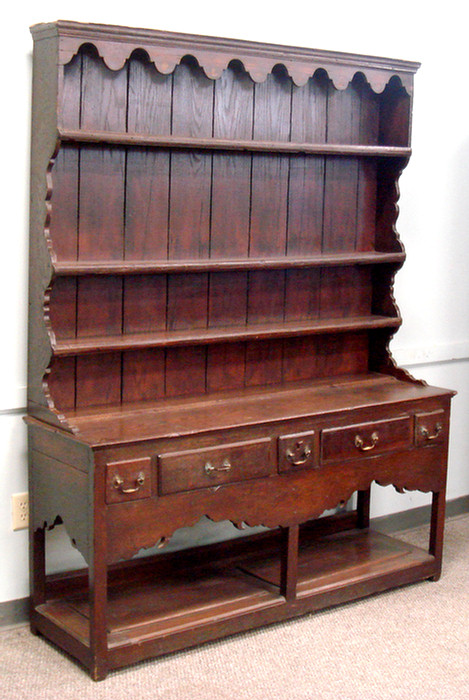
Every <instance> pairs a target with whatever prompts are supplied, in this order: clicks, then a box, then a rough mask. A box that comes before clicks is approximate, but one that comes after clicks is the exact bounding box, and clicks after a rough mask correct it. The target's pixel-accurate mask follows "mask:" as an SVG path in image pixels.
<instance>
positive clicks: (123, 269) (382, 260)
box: [53, 251, 405, 277]
mask: <svg viewBox="0 0 469 700" xmlns="http://www.w3.org/2000/svg"><path fill="white" fill-rule="evenodd" d="M404 260H405V253H404V252H402V251H398V252H394V253H383V252H375V251H373V252H358V253H351V254H347V253H345V254H344V253H330V254H325V255H322V254H319V255H304V256H300V257H298V256H295V255H289V256H288V257H283V256H281V257H278V256H276V257H272V258H257V259H256V258H248V259H246V258H233V259H227V260H179V261H173V260H171V261H167V260H147V261H145V260H136V261H132V262H125V261H123V262H120V261H113V260H108V261H106V262H101V261H87V262H84V261H79V260H78V261H76V262H69V261H67V262H57V263H54V265H53V267H54V273H55V275H56V276H58V277H60V276H68V275H77V276H80V275H88V274H90V275H113V274H122V275H128V274H137V273H138V274H149V273H158V272H208V271H218V272H222V271H230V270H256V269H262V270H264V269H268V270H269V269H272V270H274V269H280V268H281V269H284V268H285V269H291V268H298V269H303V268H310V267H333V266H335V265H375V264H387V263H402V262H404Z"/></svg>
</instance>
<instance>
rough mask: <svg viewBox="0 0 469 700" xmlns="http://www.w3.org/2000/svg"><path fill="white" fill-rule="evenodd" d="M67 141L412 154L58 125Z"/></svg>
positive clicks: (364, 147) (342, 153)
mask: <svg viewBox="0 0 469 700" xmlns="http://www.w3.org/2000/svg"><path fill="white" fill-rule="evenodd" d="M59 138H60V140H61V141H62V142H65V143H84V144H86V143H91V144H104V145H108V146H112V145H116V146H140V147H154V148H183V149H193V148H197V149H202V150H214V151H247V152H250V153H251V152H261V153H262V152H264V153H272V152H274V153H304V154H308V153H309V154H311V155H326V156H327V155H330V156H374V157H376V156H384V157H393V158H409V157H410V155H411V152H412V151H411V149H410V148H408V147H406V146H377V145H367V144H341V143H337V144H336V143H293V142H291V141H254V140H251V139H219V138H195V137H193V136H156V135H147V134H135V133H128V132H110V131H87V130H83V129H77V130H71V129H59Z"/></svg>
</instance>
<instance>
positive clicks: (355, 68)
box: [59, 37, 413, 95]
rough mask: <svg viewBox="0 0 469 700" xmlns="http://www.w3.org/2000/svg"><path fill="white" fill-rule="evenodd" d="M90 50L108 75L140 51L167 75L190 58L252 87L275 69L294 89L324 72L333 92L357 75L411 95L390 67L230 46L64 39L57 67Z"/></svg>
mask: <svg viewBox="0 0 469 700" xmlns="http://www.w3.org/2000/svg"><path fill="white" fill-rule="evenodd" d="M90 45H91V46H93V47H94V48H95V49H96V51H97V53H98V55H99V56H100V58H101V59H102V60H103V62H104V64H105V65H106V66H107V68H109V69H110V70H112V71H119V70H122V68H123V67H124V66H125V63H126V61H127V60H129V59H130V57H131V56H132V54H133V53H135V52H136V51H143V52H144V53H145V54H146V55H147V57H148V60H149V61H150V62H151V63H153V64H154V66H155V68H156V69H157V70H158V72H159V73H161V74H163V75H169V74H171V73H172V72H173V71H174V70H175V68H176V66H177V65H179V64H180V63H181V61H182V60H183V59H184V58H187V57H192V58H194V59H195V60H196V61H197V63H198V65H199V66H200V67H201V68H202V70H203V71H204V73H205V75H206V76H207V78H209V79H211V80H217V79H218V78H220V77H221V75H222V73H223V71H224V70H226V69H227V68H228V66H229V65H230V63H231V62H232V61H238V62H239V63H241V64H242V66H243V68H244V70H245V71H246V72H247V73H248V74H249V75H250V77H251V79H252V80H253V82H255V83H263V82H264V81H265V80H266V79H267V76H268V75H269V74H271V73H272V71H273V69H274V68H276V67H283V68H284V69H285V70H286V72H287V74H288V75H289V76H290V78H291V80H292V81H293V83H294V84H295V85H296V86H297V87H303V86H304V85H306V84H307V82H308V80H309V79H310V78H312V77H313V76H314V75H315V73H317V72H318V71H325V73H326V74H327V76H328V78H329V79H330V80H331V82H332V84H333V85H334V87H335V88H336V89H337V90H345V89H346V88H347V87H348V85H349V84H350V82H351V81H352V80H353V79H354V77H355V76H356V75H361V76H363V78H364V79H365V81H366V82H367V83H368V84H369V85H370V88H371V90H372V91H373V92H374V93H376V94H381V93H382V92H383V91H384V89H385V88H386V86H387V85H388V83H389V82H390V80H391V79H392V78H394V77H396V78H397V79H398V80H399V81H400V84H401V86H402V88H403V89H404V90H405V91H406V92H407V94H408V95H411V94H412V91H413V73H410V72H407V71H399V70H397V69H394V68H393V67H391V66H389V67H383V68H380V67H373V66H365V65H353V64H351V63H350V64H347V63H346V62H341V61H335V62H334V63H332V62H331V63H328V62H327V61H320V60H318V59H310V60H307V59H302V58H291V59H288V58H286V59H284V57H283V56H281V55H271V56H265V55H264V56H261V55H255V54H254V53H253V54H252V55H249V54H248V53H245V52H242V51H239V52H238V50H237V47H236V46H233V49H232V50H231V51H228V50H227V49H220V48H219V47H214V48H213V49H212V50H204V49H203V48H200V47H198V46H196V45H194V46H193V47H189V46H181V45H179V46H178V45H173V46H161V45H149V44H145V42H132V43H127V42H125V43H124V42H122V41H109V40H105V39H103V40H99V39H92V40H91V39H86V38H83V37H76V38H75V37H73V38H71V37H67V47H66V48H65V47H61V48H60V51H59V64H60V65H66V64H68V63H70V61H71V60H72V59H73V57H74V56H75V55H77V54H78V53H79V51H80V49H81V48H82V47H83V46H90Z"/></svg>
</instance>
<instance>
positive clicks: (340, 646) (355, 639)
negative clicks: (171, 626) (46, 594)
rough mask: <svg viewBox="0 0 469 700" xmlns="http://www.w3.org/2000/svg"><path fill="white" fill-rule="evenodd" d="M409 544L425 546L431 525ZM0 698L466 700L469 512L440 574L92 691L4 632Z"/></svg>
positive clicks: (19, 632)
mask: <svg viewBox="0 0 469 700" xmlns="http://www.w3.org/2000/svg"><path fill="white" fill-rule="evenodd" d="M401 536H402V538H403V539H406V540H408V541H409V542H412V543H414V544H417V545H422V546H426V541H427V528H416V529H415V530H409V531H407V532H405V533H403V534H402V535H401ZM0 659H1V664H0V700H23V699H24V700H85V699H88V698H93V699H96V700H101V699H103V700H104V699H112V700H121V699H124V698H125V699H126V700H133V699H134V698H136V699H138V700H147V699H148V700H150V698H151V700H159V699H160V698H161V699H163V698H164V700H209V699H214V700H235V699H236V700H388V699H392V700H412V699H413V698H416V699H417V698H418V700H433V699H436V698H438V700H441V699H442V698H448V699H449V700H463V699H464V700H469V516H467V515H465V516H459V517H457V518H454V519H452V520H450V521H448V523H447V527H446V542H445V559H444V572H443V576H442V578H441V580H440V581H439V582H437V583H432V582H423V583H419V584H415V585H411V586H407V587H404V588H401V589H399V590H395V591H392V592H387V593H383V594H381V595H376V596H373V597H371V598H367V599H366V600H362V601H358V602H355V603H349V604H347V605H344V606H341V607H338V608H334V609H330V610H326V611H322V612H320V613H316V614H314V615H307V616H305V617H302V618H300V619H297V620H293V621H289V622H286V623H282V624H277V625H273V626H270V627H268V628H265V629H261V630H257V631H254V632H249V633H245V634H240V635H237V636H234V637H231V638H229V639H225V640H221V641H218V642H214V643H210V644H206V645H204V646H201V647H198V648H195V649H192V650H189V651H184V652H179V653H176V654H172V655H170V656H167V657H165V658H162V659H157V660H154V661H149V662H144V663H141V664H138V665H135V666H133V667H131V668H128V669H125V670H122V671H116V672H113V673H111V674H110V675H109V676H108V678H107V679H106V680H105V681H102V682H100V683H94V682H93V681H91V680H90V679H89V677H88V676H87V674H86V673H85V672H84V671H83V670H82V669H81V668H80V667H79V666H78V665H77V664H75V663H74V662H73V661H70V659H69V658H68V657H66V656H65V655H64V654H62V653H61V652H60V651H58V650H57V649H55V648H54V647H53V646H52V645H50V644H49V643H47V642H45V641H44V640H43V639H41V638H37V637H34V636H32V635H31V634H30V633H29V630H28V628H27V627H26V626H25V625H22V626H18V627H16V628H14V629H9V630H5V631H2V632H0Z"/></svg>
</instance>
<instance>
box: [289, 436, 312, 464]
mask: <svg viewBox="0 0 469 700" xmlns="http://www.w3.org/2000/svg"><path fill="white" fill-rule="evenodd" d="M285 454H286V458H287V459H288V461H289V462H290V464H293V466H294V467H299V466H300V465H301V464H305V463H306V462H307V461H308V459H309V457H310V456H311V447H310V446H309V445H308V443H307V442H303V440H299V441H298V442H297V443H295V446H294V447H293V449H291V448H290V449H288V450H287V451H286V453H285Z"/></svg>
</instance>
